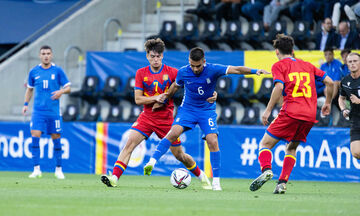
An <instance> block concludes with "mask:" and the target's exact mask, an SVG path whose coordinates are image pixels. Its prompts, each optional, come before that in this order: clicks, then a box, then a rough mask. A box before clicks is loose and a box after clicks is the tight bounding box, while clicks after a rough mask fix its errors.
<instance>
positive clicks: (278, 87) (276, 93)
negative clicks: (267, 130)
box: [262, 82, 284, 125]
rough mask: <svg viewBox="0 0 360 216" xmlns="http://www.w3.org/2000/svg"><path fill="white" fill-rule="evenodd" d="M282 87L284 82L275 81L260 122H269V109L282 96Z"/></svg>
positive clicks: (265, 123)
mask: <svg viewBox="0 0 360 216" xmlns="http://www.w3.org/2000/svg"><path fill="white" fill-rule="evenodd" d="M283 89H284V84H283V83H282V82H276V83H275V86H274V88H273V90H272V92H271V97H270V101H269V103H268V104H267V107H266V109H265V112H264V114H263V116H262V123H263V124H264V125H267V124H269V121H268V119H269V116H270V114H271V111H272V110H273V108H274V106H275V105H276V104H277V103H278V101H279V100H280V99H281V97H282V91H283Z"/></svg>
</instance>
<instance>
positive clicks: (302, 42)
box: [291, 21, 311, 49]
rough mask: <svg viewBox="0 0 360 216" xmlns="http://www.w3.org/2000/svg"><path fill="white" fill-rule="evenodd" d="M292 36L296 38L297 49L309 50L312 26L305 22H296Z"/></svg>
mask: <svg viewBox="0 0 360 216" xmlns="http://www.w3.org/2000/svg"><path fill="white" fill-rule="evenodd" d="M291 36H292V37H293V38H294V40H295V45H296V46H297V47H299V48H300V49H309V44H308V43H309V41H310V40H311V35H310V24H309V23H308V22H305V21H296V22H295V24H294V31H293V32H292V33H291Z"/></svg>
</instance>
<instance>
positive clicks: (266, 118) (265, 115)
mask: <svg viewBox="0 0 360 216" xmlns="http://www.w3.org/2000/svg"><path fill="white" fill-rule="evenodd" d="M270 114H271V110H268V109H265V112H264V113H263V115H262V117H261V119H262V123H263V125H268V124H269V116H270Z"/></svg>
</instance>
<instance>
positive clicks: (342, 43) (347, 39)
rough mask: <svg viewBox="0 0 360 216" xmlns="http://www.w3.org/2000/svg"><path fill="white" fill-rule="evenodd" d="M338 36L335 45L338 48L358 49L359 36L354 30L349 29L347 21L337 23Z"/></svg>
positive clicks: (359, 45)
mask: <svg viewBox="0 0 360 216" xmlns="http://www.w3.org/2000/svg"><path fill="white" fill-rule="evenodd" d="M339 34H340V35H339V38H338V44H337V47H339V49H341V50H343V49H359V48H360V38H359V35H358V33H357V32H356V31H350V25H349V23H348V22H341V23H340V24H339Z"/></svg>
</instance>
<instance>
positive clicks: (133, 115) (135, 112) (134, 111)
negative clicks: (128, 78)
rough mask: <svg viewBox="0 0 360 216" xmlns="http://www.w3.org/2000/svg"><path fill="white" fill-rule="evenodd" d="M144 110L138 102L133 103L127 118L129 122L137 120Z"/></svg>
mask: <svg viewBox="0 0 360 216" xmlns="http://www.w3.org/2000/svg"><path fill="white" fill-rule="evenodd" d="M141 112H142V107H141V106H138V105H136V104H132V105H131V108H130V116H129V119H127V121H128V122H135V121H136V119H137V118H138V117H139V115H140V113H141Z"/></svg>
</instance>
